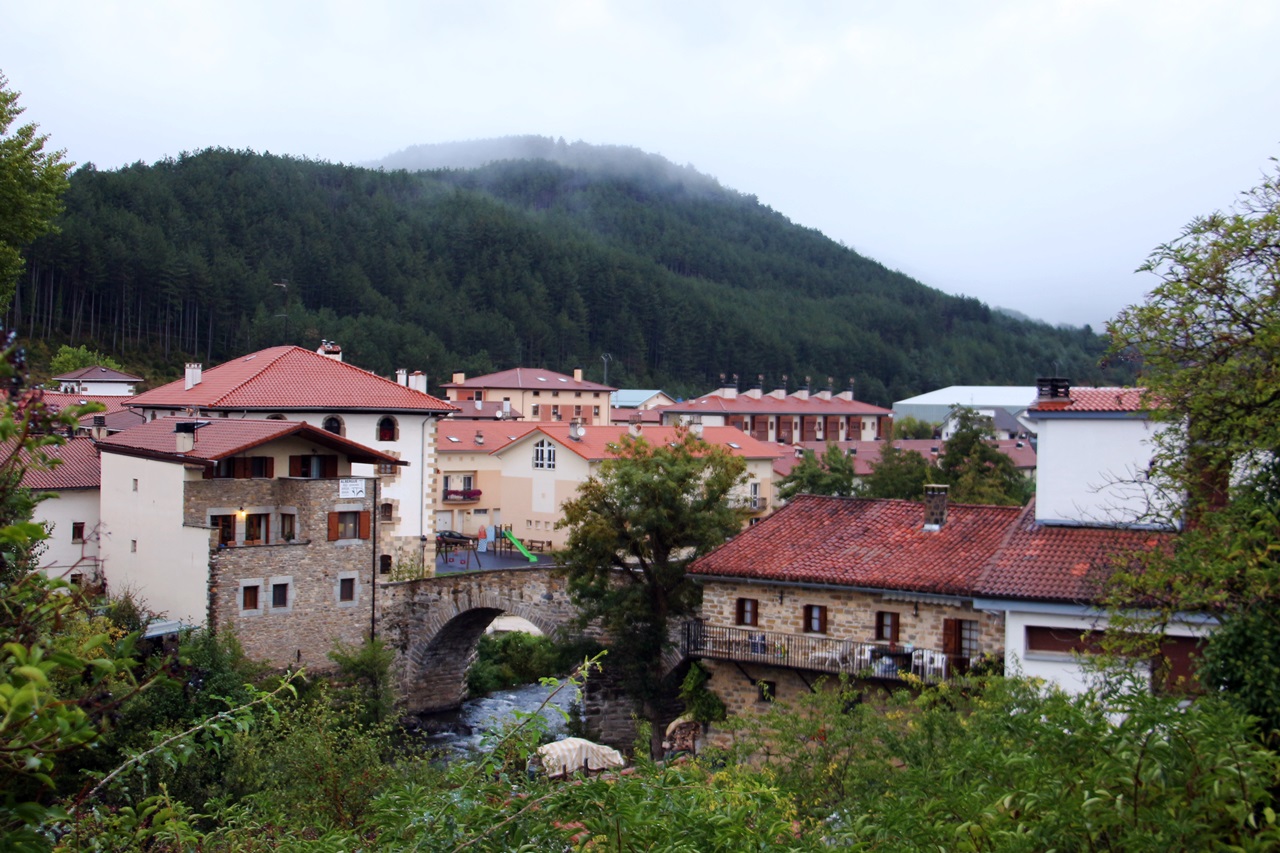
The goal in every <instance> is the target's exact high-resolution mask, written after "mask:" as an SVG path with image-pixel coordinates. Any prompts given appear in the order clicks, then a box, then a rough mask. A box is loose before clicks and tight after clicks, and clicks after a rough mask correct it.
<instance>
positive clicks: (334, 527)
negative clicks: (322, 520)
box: [329, 512, 338, 542]
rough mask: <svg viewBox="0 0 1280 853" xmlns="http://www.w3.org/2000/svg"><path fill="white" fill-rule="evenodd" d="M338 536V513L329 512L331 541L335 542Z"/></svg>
mask: <svg viewBox="0 0 1280 853" xmlns="http://www.w3.org/2000/svg"><path fill="white" fill-rule="evenodd" d="M337 538H338V513H336V512H331V513H329V541H330V542H333V541H334V540H336V539H337Z"/></svg>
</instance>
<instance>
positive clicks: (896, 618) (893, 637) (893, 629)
mask: <svg viewBox="0 0 1280 853" xmlns="http://www.w3.org/2000/svg"><path fill="white" fill-rule="evenodd" d="M901 621H902V620H901V618H900V614H898V613H892V612H891V613H890V614H889V642H891V643H896V642H898V628H899V627H900V623H901Z"/></svg>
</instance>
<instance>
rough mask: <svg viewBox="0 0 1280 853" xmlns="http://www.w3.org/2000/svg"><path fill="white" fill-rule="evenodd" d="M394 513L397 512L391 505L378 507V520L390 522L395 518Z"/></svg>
mask: <svg viewBox="0 0 1280 853" xmlns="http://www.w3.org/2000/svg"><path fill="white" fill-rule="evenodd" d="M394 513H395V510H394V509H393V508H392V506H391V504H382V506H380V507H378V520H379V521H390V520H391V519H392V518H394V517H395V515H394Z"/></svg>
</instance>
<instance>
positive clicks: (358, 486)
mask: <svg viewBox="0 0 1280 853" xmlns="http://www.w3.org/2000/svg"><path fill="white" fill-rule="evenodd" d="M364 482H365V481H364V478H363V477H343V478H342V479H341V480H339V481H338V497H340V498H362V497H364Z"/></svg>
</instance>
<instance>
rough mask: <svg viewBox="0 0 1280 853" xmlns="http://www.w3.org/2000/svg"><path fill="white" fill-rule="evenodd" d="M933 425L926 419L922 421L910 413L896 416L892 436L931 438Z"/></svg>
mask: <svg viewBox="0 0 1280 853" xmlns="http://www.w3.org/2000/svg"><path fill="white" fill-rule="evenodd" d="M933 431H934V425H933V424H931V423H929V422H928V421H922V420H920V419H919V418H917V417H913V416H912V415H906V416H905V417H901V418H896V419H894V422H893V437H894V438H919V439H927V438H933Z"/></svg>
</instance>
